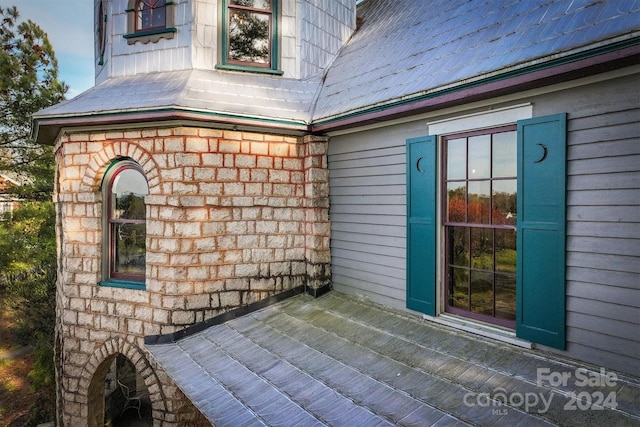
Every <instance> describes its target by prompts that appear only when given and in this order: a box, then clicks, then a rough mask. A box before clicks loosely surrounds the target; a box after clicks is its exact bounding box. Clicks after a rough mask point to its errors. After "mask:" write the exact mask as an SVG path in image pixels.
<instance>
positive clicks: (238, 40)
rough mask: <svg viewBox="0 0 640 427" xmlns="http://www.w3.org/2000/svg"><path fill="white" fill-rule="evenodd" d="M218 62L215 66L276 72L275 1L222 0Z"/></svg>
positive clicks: (276, 22)
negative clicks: (219, 61)
mask: <svg viewBox="0 0 640 427" xmlns="http://www.w3.org/2000/svg"><path fill="white" fill-rule="evenodd" d="M222 28H223V34H222V58H221V59H222V61H221V64H219V66H218V68H226V69H234V70H239V71H256V72H267V73H272V74H282V72H281V71H278V52H277V51H278V1H277V0H225V1H224V6H223V22H222Z"/></svg>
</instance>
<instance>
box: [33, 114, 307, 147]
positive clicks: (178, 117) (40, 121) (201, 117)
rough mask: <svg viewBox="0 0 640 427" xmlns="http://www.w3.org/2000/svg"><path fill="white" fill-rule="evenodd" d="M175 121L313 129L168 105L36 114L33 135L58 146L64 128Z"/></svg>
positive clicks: (246, 127)
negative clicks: (98, 111) (148, 107)
mask: <svg viewBox="0 0 640 427" xmlns="http://www.w3.org/2000/svg"><path fill="white" fill-rule="evenodd" d="M171 121H183V122H191V123H192V122H197V123H199V124H201V125H202V126H205V127H222V128H230V129H240V130H265V131H278V132H284V133H287V134H294V135H297V134H300V135H302V134H305V133H307V132H309V125H308V124H307V123H306V122H303V121H298V120H288V119H279V118H270V117H250V116H240V115H237V114H231V113H224V112H214V111H199V110H190V109H183V108H174V107H168V108H162V109H152V110H128V111H110V112H104V113H87V114H77V115H76V114H74V115H36V116H34V119H33V123H34V125H33V130H32V137H33V138H34V140H35V141H36V142H37V143H38V144H43V145H54V144H55V142H56V139H57V138H58V135H59V134H60V132H61V131H62V129H63V128H64V129H72V128H90V127H93V126H103V127H104V126H110V127H117V126H122V127H127V126H130V125H133V124H136V125H144V124H145V123H157V122H171Z"/></svg>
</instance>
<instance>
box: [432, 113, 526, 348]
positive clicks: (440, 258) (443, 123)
mask: <svg viewBox="0 0 640 427" xmlns="http://www.w3.org/2000/svg"><path fill="white" fill-rule="evenodd" d="M532 117H533V104H531V103H526V104H518V105H513V106H509V107H504V108H495V109H491V110H488V111H482V112H477V113H472V114H466V115H460V116H456V117H452V118H448V119H443V120H434V121H432V122H428V123H427V135H437V136H438V145H437V153H438V154H437V159H438V160H437V162H438V171H437V174H438V175H437V176H438V187H437V188H438V190H437V207H436V209H437V211H436V212H437V213H436V221H437V224H442V215H441V213H442V191H441V185H440V180H441V179H442V177H441V174H440V171H441V170H442V168H443V165H442V156H441V155H440V150H441V148H442V147H441V141H442V138H441V137H442V136H444V135H450V134H452V133H462V132H470V131H475V130H482V129H490V128H495V127H499V126H504V125H512V124H515V123H516V122H517V121H518V120H524V119H530V118H532ZM443 228H444V227H443V226H441V225H438V227H437V231H436V239H437V242H438V244H437V251H438V253H437V262H436V269H437V272H436V283H437V286H436V313H437V314H436V317H433V316H428V315H426V314H423V316H422V317H423V318H424V319H425V320H429V321H432V322H435V323H438V324H441V325H445V326H449V327H452V328H455V329H460V330H463V331H467V332H471V333H474V334H476V335H480V336H484V337H487V338H493V339H495V340H498V341H502V342H506V343H509V344H513V345H517V346H520V347H524V348H533V343H531V342H529V341H526V340H522V339H520V338H517V337H516V334H515V331H511V330H507V329H503V328H501V327H499V326H496V325H491V324H488V323H484V322H480V321H477V320H474V319H467V318H463V317H459V316H455V315H452V314H449V313H446V312H445V311H444V307H443V301H442V292H443V274H444V230H443Z"/></svg>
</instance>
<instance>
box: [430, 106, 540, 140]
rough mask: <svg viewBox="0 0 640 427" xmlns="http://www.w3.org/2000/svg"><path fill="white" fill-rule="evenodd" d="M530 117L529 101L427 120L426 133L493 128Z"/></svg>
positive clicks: (435, 133) (443, 133)
mask: <svg viewBox="0 0 640 427" xmlns="http://www.w3.org/2000/svg"><path fill="white" fill-rule="evenodd" d="M532 117H533V105H532V104H531V103H527V104H520V105H514V106H510V107H505V108H496V109H493V110H490V111H482V112H479V113H473V114H467V115H464V116H457V117H454V118H450V119H444V120H436V121H433V122H428V123H427V135H438V136H441V135H448V134H451V133H458V132H468V131H474V130H481V129H488V128H494V127H498V126H501V125H510V124H513V123H516V122H517V121H518V120H524V119H530V118H532Z"/></svg>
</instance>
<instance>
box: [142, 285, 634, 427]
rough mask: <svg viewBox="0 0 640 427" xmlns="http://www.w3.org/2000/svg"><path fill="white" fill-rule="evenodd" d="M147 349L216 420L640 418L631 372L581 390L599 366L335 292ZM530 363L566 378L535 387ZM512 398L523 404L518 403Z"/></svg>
mask: <svg viewBox="0 0 640 427" xmlns="http://www.w3.org/2000/svg"><path fill="white" fill-rule="evenodd" d="M147 349H148V350H149V351H150V352H151V354H152V356H153V357H154V358H155V359H156V360H157V361H158V363H160V365H162V367H163V368H164V370H165V371H166V372H167V373H168V374H169V376H170V377H171V378H172V379H173V380H174V381H175V382H176V384H177V385H178V387H179V388H180V389H181V390H182V391H183V392H184V393H185V395H186V396H187V397H188V398H189V399H190V400H191V401H192V402H193V404H194V405H195V406H196V408H198V409H199V410H200V411H201V412H202V414H203V415H205V416H206V418H207V419H208V420H209V421H211V422H212V423H213V424H214V425H216V426H217V427H223V426H239V425H242V426H254V425H255V426H264V425H268V426H278V425H279V426H292V425H301V426H315V425H318V426H320V425H331V426H392V425H407V426H412V425H420V426H431V425H437V426H444V425H447V426H453V425H496V426H516V425H518V426H520V425H522V426H524V425H526V426H538V425H539V426H549V425H556V424H558V425H563V426H582V427H584V426H598V427H600V426H603V425H612V426H613V425H615V426H622V425H629V426H630V425H640V408H639V407H638V405H637V402H638V401H640V382H639V380H638V379H637V378H633V377H623V376H621V375H618V378H617V380H616V381H615V384H613V385H603V386H598V387H580V386H579V384H578V383H577V381H576V377H575V373H576V369H577V368H578V367H579V366H580V367H582V368H584V369H587V371H584V372H585V373H587V372H588V373H589V375H596V376H598V375H599V371H598V370H597V368H595V367H590V366H585V365H576V364H575V363H574V362H572V361H569V360H563V359H560V358H555V357H553V356H548V357H547V356H545V355H544V353H541V352H533V351H530V350H525V349H522V348H519V347H515V346H513V345H508V344H504V343H500V342H497V341H493V340H490V339H485V338H480V337H478V336H475V335H472V334H469V333H465V332H461V331H455V330H453V329H450V328H447V327H444V326H438V325H434V324H432V323H429V322H426V321H424V320H423V319H421V318H420V317H417V316H413V315H409V314H407V313H404V312H399V311H395V310H391V309H388V308H384V307H382V306H378V305H376V304H373V303H370V302H367V301H365V300H358V299H356V298H354V297H349V296H346V295H344V294H340V293H336V292H335V291H334V292H330V293H329V294H326V295H324V296H322V297H320V298H318V299H313V298H311V297H310V296H308V295H299V296H296V297H293V298H290V299H288V300H285V301H283V302H280V303H277V304H275V305H272V306H269V307H267V308H265V309H262V310H259V311H256V312H253V313H251V314H247V315H245V316H242V317H238V318H235V319H233V320H230V321H228V322H226V323H223V324H220V325H216V326H211V327H209V328H207V329H205V330H204V331H201V332H198V333H196V334H194V335H191V336H189V337H187V338H183V339H181V340H179V341H177V342H174V343H170V344H160V345H147ZM539 368H546V369H548V371H547V372H549V373H560V374H562V373H569V374H570V375H571V379H570V380H568V381H567V384H566V385H563V384H555V385H553V384H551V382H550V381H547V380H544V381H541V382H540V383H538V369H539ZM501 390H502V393H504V395H505V399H506V400H505V401H506V402H507V404H506V405H505V406H499V404H498V402H499V401H500V399H499V398H497V393H500V392H501ZM596 391H599V392H601V393H603V395H604V396H608V395H609V394H610V393H614V395H613V396H615V401H616V402H615V403H616V404H617V410H613V409H610V408H608V409H602V410H598V409H593V410H588V411H587V410H575V411H571V410H565V405H567V404H569V405H570V404H571V394H570V393H571V392H575V393H578V392H587V393H595V392H596ZM527 393H529V394H527ZM527 396H530V397H527ZM533 396H535V397H536V398H537V399H538V400H537V403H536V404H535V405H534V404H533ZM520 397H522V399H524V398H525V397H527V398H528V399H529V402H531V403H532V404H531V405H529V407H528V408H525V405H524V401H523V400H521V398H520ZM542 398H544V399H545V401H547V402H550V403H549V405H548V407H547V406H545V404H543V402H542Z"/></svg>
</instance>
